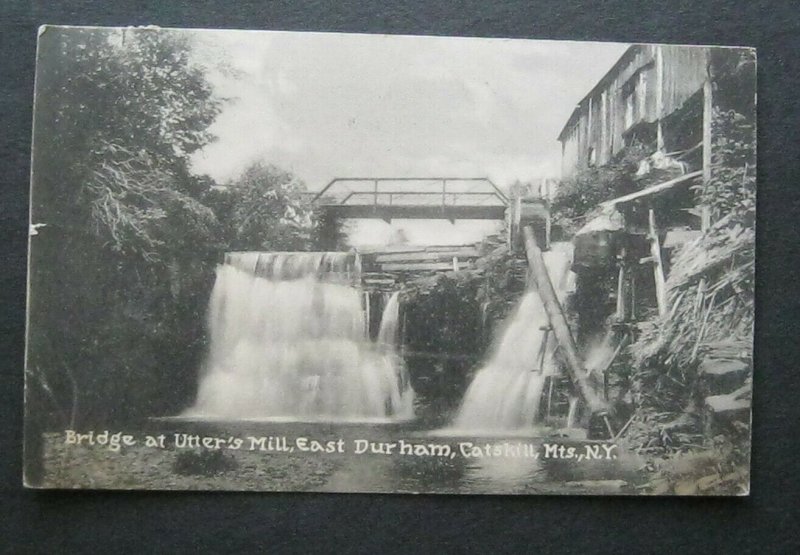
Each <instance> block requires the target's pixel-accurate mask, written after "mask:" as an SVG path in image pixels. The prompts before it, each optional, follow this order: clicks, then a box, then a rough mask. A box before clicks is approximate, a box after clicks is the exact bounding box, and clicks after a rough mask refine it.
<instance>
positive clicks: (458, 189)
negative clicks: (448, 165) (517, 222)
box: [313, 177, 508, 221]
mask: <svg viewBox="0 0 800 555" xmlns="http://www.w3.org/2000/svg"><path fill="white" fill-rule="evenodd" d="M313 200H314V202H315V203H316V204H317V205H318V206H320V207H321V208H322V209H324V210H325V211H326V212H327V213H328V214H330V215H331V216H334V217H337V218H374V219H382V220H386V221H391V220H393V219H446V220H451V221H455V220H467V219H470V220H472V219H474V220H502V219H504V218H505V211H506V207H507V205H508V199H506V197H505V195H504V194H503V193H502V191H500V189H498V188H497V186H495V184H494V183H492V181H491V180H489V179H488V178H484V177H425V178H412V177H395V178H391V177H382V178H366V177H348V178H336V179H333V180H332V181H331V182H330V183H328V185H327V186H326V187H325V188H324V189H322V190H321V191H320V192H319V193H317V195H316V196H315V197H314V199H313Z"/></svg>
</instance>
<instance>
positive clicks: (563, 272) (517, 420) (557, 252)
mask: <svg viewBox="0 0 800 555" xmlns="http://www.w3.org/2000/svg"><path fill="white" fill-rule="evenodd" d="M543 256H544V261H545V265H546V266H547V270H548V273H549V274H550V279H551V281H552V282H553V287H554V288H555V290H556V294H557V295H558V296H559V298H560V299H561V300H562V302H563V299H564V297H565V296H566V294H567V293H568V292H569V291H571V290H572V289H573V288H574V277H575V276H574V274H573V273H572V272H571V271H570V266H571V264H572V245H571V244H570V243H566V242H565V243H553V244H552V245H551V249H550V250H549V251H547V252H545V253H543ZM548 325H549V320H548V317H547V313H546V312H545V310H544V306H543V304H542V300H541V298H540V297H539V294H538V293H537V292H536V291H535V290H529V291H528V292H527V293H525V295H524V296H523V297H522V299H521V301H520V303H519V305H518V306H517V308H516V311H515V312H514V313H513V314H512V315H511V317H510V318H509V319H508V320H507V322H506V328H505V330H504V331H503V332H502V334H501V335H500V338H499V341H497V343H496V345H495V346H494V348H493V353H492V356H491V358H490V359H489V361H488V362H487V363H486V365H485V366H484V367H483V368H481V369H480V370H478V372H477V373H476V375H475V378H474V380H473V381H472V383H471V384H470V386H469V388H468V389H467V392H466V394H465V396H464V400H463V401H462V404H461V407H460V409H459V412H458V414H457V416H456V418H455V421H454V425H455V427H456V428H458V429H464V430H470V431H508V430H519V429H521V428H525V427H528V426H530V425H532V424H533V423H534V421H535V420H536V419H537V418H538V416H539V403H540V400H541V397H542V388H543V387H544V382H545V377H546V376H548V375H551V374H553V373H554V372H555V370H556V367H555V361H554V358H553V354H554V351H555V348H556V345H557V343H556V340H555V337H554V335H553V333H552V332H548V331H546V328H547V327H548Z"/></svg>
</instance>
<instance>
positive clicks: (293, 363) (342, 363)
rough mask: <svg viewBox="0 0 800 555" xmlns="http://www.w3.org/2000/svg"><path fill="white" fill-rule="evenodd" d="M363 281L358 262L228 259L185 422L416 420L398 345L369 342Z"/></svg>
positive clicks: (328, 257)
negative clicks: (188, 418)
mask: <svg viewBox="0 0 800 555" xmlns="http://www.w3.org/2000/svg"><path fill="white" fill-rule="evenodd" d="M359 282H360V261H359V258H358V256H357V255H356V254H348V253H257V252H248V253H229V254H228V255H226V257H225V264H223V265H221V266H219V267H218V268H217V279H216V282H215V285H214V289H213V292H212V295H211V302H210V306H209V328H210V335H211V345H210V351H209V355H208V359H207V362H206V365H205V368H204V372H203V375H202V377H201V379H200V385H199V389H198V395H197V400H196V402H195V405H194V406H193V407H192V408H190V409H189V410H188V411H187V412H186V416H192V417H207V418H208V417H210V418H232V419H247V418H276V417H277V418H290V419H298V420H304V419H308V420H316V419H325V420H348V419H371V418H387V417H389V418H396V417H407V416H410V415H409V414H408V412H407V411H408V409H409V407H410V406H411V404H410V403H411V400H410V398H411V397H412V396H413V392H412V391H411V389H410V387H409V386H408V379H407V378H406V377H405V370H404V369H403V368H402V365H401V364H400V361H399V359H398V357H397V356H396V354H395V351H394V345H393V344H392V345H391V346H387V345H377V344H373V343H371V342H370V341H369V339H368V335H367V330H366V326H365V324H366V322H365V314H364V309H363V308H362V293H361V291H360V289H359V287H358V283H359ZM394 320H395V324H394V326H395V329H396V320H397V317H396V315H395V316H394ZM386 326H387V328H388V327H389V326H390V324H388V323H387V324H386ZM381 327H382V328H383V324H382V326H381ZM386 333H387V334H388V332H386Z"/></svg>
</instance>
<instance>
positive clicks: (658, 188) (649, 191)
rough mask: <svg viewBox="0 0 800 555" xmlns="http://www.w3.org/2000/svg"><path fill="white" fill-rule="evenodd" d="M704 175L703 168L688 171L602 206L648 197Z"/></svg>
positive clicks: (606, 202) (601, 204)
mask: <svg viewBox="0 0 800 555" xmlns="http://www.w3.org/2000/svg"><path fill="white" fill-rule="evenodd" d="M701 175H703V172H702V170H698V171H696V172H691V173H687V174H684V175H681V176H678V177H676V178H675V179H670V180H669V181H665V182H663V183H659V184H658V185H653V186H652V187H648V188H646V189H642V190H641V191H636V192H635V193H630V194H627V195H623V196H621V197H618V198H615V199H611V200H607V201H605V202H601V203H600V206H602V207H603V208H608V207H612V206H614V205H616V204H622V203H624V202H630V201H632V200H637V199H640V198H642V197H646V196H649V195H653V194H656V193H660V192H662V191H666V190H668V189H671V188H672V187H675V186H676V185H680V184H681V183H686V182H687V181H689V180H690V179H694V178H696V177H700V176H701Z"/></svg>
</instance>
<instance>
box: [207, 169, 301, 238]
mask: <svg viewBox="0 0 800 555" xmlns="http://www.w3.org/2000/svg"><path fill="white" fill-rule="evenodd" d="M215 196H216V200H215V201H214V204H215V206H217V213H218V215H219V217H220V220H221V221H223V223H224V226H225V229H226V236H227V243H228V244H229V245H230V248H231V249H232V250H254V251H293V250H307V249H308V248H309V246H310V245H311V243H312V236H313V234H314V230H315V227H316V214H315V213H314V211H313V209H312V207H311V203H310V198H309V195H308V194H307V193H306V188H305V185H304V184H303V183H302V182H301V181H299V180H298V179H297V178H296V177H295V176H294V175H292V174H291V173H289V172H286V171H283V170H281V169H279V168H277V167H275V166H272V165H267V164H264V163H262V162H256V163H254V164H252V165H250V166H249V167H248V168H247V169H245V171H244V172H242V174H241V175H240V176H239V177H238V178H236V179H234V180H232V181H230V182H229V183H228V184H227V185H226V186H225V187H224V188H221V189H220V190H218V191H217V193H216V195H215Z"/></svg>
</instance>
